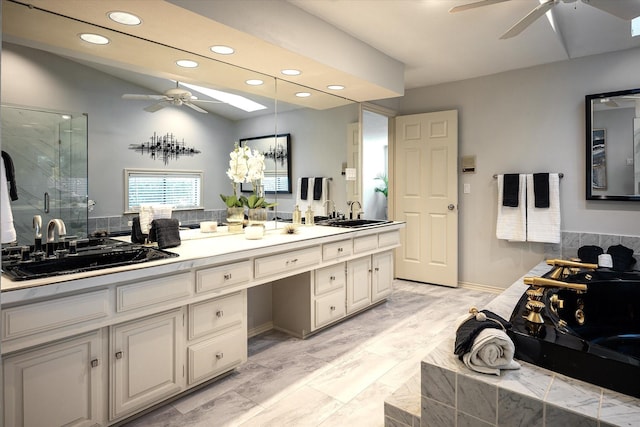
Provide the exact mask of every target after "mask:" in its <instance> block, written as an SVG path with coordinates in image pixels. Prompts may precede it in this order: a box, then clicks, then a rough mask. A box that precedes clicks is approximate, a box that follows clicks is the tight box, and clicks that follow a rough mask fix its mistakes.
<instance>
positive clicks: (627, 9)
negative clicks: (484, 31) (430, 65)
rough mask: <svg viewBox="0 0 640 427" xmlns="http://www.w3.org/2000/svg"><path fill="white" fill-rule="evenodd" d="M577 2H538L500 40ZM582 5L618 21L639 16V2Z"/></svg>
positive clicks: (590, 0)
mask: <svg viewBox="0 0 640 427" xmlns="http://www.w3.org/2000/svg"><path fill="white" fill-rule="evenodd" d="M506 1H511V0H480V1H476V2H473V3H468V4H463V5H460V6H456V7H452V8H451V9H449V13H455V12H462V11H465V10H469V9H475V8H478V7H482V6H489V5H492V4H496V3H503V2H506ZM576 1H577V0H546V1H540V4H539V5H538V6H537V7H536V8H534V9H533V10H532V11H531V12H529V13H528V14H527V15H526V16H525V17H524V18H522V19H521V20H519V21H518V22H516V23H515V24H514V25H513V26H512V27H511V28H509V29H508V30H507V32H506V33H504V34H503V35H502V36H500V38H501V39H508V38H511V37H514V36H517V35H518V34H520V33H521V32H523V31H524V30H525V29H526V28H527V27H528V26H529V25H531V24H533V23H534V22H535V21H536V20H537V19H538V18H540V17H541V16H543V15H544V14H545V13H547V12H548V11H549V10H551V8H553V7H554V6H556V5H558V4H559V3H575V2H576ZM581 1H582V3H584V4H587V5H589V6H592V7H595V8H596V9H599V10H601V11H603V12H607V13H609V14H611V15H614V16H617V17H618V18H620V19H624V20H626V21H630V20H631V19H633V18H636V17H638V16H640V0H581Z"/></svg>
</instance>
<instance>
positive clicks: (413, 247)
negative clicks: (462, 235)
mask: <svg viewBox="0 0 640 427" xmlns="http://www.w3.org/2000/svg"><path fill="white" fill-rule="evenodd" d="M395 127H396V138H395V156H394V158H395V164H394V174H395V175H394V177H395V188H394V191H395V195H394V196H395V197H394V203H395V206H394V208H395V209H394V212H395V219H396V220H399V221H405V222H406V227H405V228H404V229H403V230H402V232H401V247H400V248H398V249H397V250H396V277H398V278H400V279H406V280H414V281H419V282H426V283H436V284H440V285H446V286H457V285H458V210H457V206H458V175H457V159H458V111H457V110H451V111H441V112H436V113H424V114H413V115H409V116H400V117H396V126H395Z"/></svg>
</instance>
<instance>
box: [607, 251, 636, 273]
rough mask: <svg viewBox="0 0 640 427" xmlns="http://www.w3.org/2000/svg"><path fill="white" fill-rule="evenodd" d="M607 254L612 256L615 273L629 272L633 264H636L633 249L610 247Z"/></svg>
mask: <svg viewBox="0 0 640 427" xmlns="http://www.w3.org/2000/svg"><path fill="white" fill-rule="evenodd" d="M607 253H608V254H609V255H611V259H612V260H613V270H615V271H629V270H631V267H632V266H633V264H635V263H636V259H635V258H634V257H633V249H631V248H627V247H626V246H622V245H614V246H609V249H607Z"/></svg>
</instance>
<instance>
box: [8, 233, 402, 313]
mask: <svg viewBox="0 0 640 427" xmlns="http://www.w3.org/2000/svg"><path fill="white" fill-rule="evenodd" d="M285 225H287V224H286V223H277V224H276V223H274V222H269V223H267V231H266V233H265V236H264V237H263V238H262V239H260V240H249V239H246V238H245V236H244V234H242V233H240V234H229V233H227V232H225V231H223V230H224V229H223V228H220V229H219V231H218V232H215V233H201V232H200V230H199V229H195V230H181V232H180V237H181V240H182V243H181V245H180V246H178V247H175V248H170V249H168V251H170V252H174V253H176V254H178V255H179V256H178V257H176V258H168V259H164V260H158V261H150V262H145V263H141V264H135V265H130V266H122V267H113V268H107V269H103V270H96V271H90V272H83V273H74V274H68V275H61V276H54V277H48V278H41V279H33V280H22V281H13V280H11V279H10V278H8V277H6V276H5V275H3V276H2V281H1V283H0V285H1V290H2V305H5V304H10V303H13V302H19V301H21V300H25V299H30V298H35V297H36V296H37V297H38V298H40V297H47V296H51V295H55V294H59V293H61V292H70V291H77V290H81V289H86V288H89V287H94V286H100V285H107V284H110V283H114V282H124V281H130V280H136V279H140V278H144V277H152V276H159V275H164V274H171V273H175V272H177V271H183V270H189V269H191V268H194V267H199V266H206V265H211V264H217V263H224V262H229V261H234V260H237V259H240V258H248V257H254V256H261V255H270V254H272V253H275V252H284V251H291V250H296V249H298V248H302V247H305V246H309V245H313V244H322V243H327V242H331V241H337V240H341V239H343V238H353V237H359V236H365V235H369V234H375V233H380V232H381V231H387V230H388V231H392V230H398V229H400V228H402V227H404V223H402V222H393V223H388V224H381V225H376V226H370V227H365V228H359V229H353V228H340V227H329V226H317V225H314V226H304V225H302V226H299V227H298V228H297V230H298V231H297V233H295V234H285V233H284V232H283V230H284V226H285ZM122 240H124V241H129V237H128V236H127V237H124V238H122Z"/></svg>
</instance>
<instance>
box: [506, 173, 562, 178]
mask: <svg viewBox="0 0 640 427" xmlns="http://www.w3.org/2000/svg"><path fill="white" fill-rule="evenodd" d="M558 177H560V178H564V174H563V173H562V172H560V173H559V174H558ZM493 179H498V174H495V173H494V174H493Z"/></svg>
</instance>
